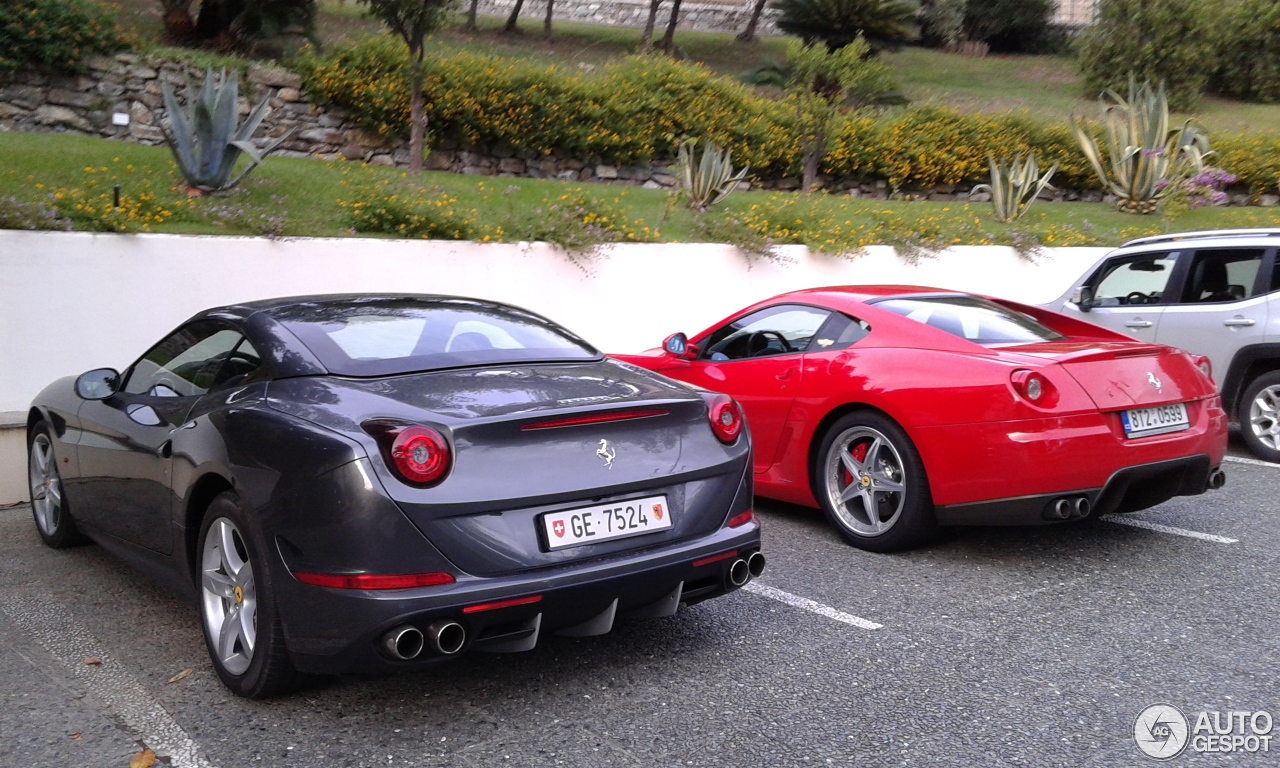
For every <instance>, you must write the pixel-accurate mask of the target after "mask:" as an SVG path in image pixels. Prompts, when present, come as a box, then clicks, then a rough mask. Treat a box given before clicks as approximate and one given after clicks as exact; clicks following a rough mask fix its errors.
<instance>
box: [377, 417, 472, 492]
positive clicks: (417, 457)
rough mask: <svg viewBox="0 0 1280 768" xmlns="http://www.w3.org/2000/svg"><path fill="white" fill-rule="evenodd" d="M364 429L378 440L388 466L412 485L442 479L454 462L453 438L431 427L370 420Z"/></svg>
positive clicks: (427, 483)
mask: <svg viewBox="0 0 1280 768" xmlns="http://www.w3.org/2000/svg"><path fill="white" fill-rule="evenodd" d="M364 431H365V432H368V433H369V434H370V435H372V436H373V437H374V439H376V440H377V441H378V447H379V448H381V449H382V456H383V458H384V459H385V460H386V462H387V464H388V466H390V467H391V468H392V469H393V470H395V473H396V474H397V475H399V476H400V478H401V479H402V480H404V481H405V482H406V483H409V484H410V485H419V486H426V485H432V484H433V483H436V482H439V480H440V479H441V478H442V477H444V476H445V475H446V474H447V473H448V472H449V467H450V466H452V465H453V453H452V451H451V450H450V448H449V442H448V441H447V440H445V439H444V435H442V434H440V433H439V432H438V431H436V430H434V429H432V428H431V427H424V426H420V425H417V424H399V423H395V422H388V421H369V422H365V424H364Z"/></svg>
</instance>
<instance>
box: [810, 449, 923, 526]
mask: <svg viewBox="0 0 1280 768" xmlns="http://www.w3.org/2000/svg"><path fill="white" fill-rule="evenodd" d="M824 479H825V483H824V486H825V489H826V493H827V498H828V500H829V502H830V504H831V508H832V509H833V510H835V513H836V516H837V517H838V518H839V519H840V522H841V523H842V524H843V525H845V526H846V527H847V528H848V529H849V530H851V531H853V532H854V533H856V534H858V535H860V536H878V535H880V534H882V533H884V532H885V531H888V530H889V529H890V528H892V527H893V525H894V524H895V523H897V522H898V519H899V518H900V517H901V516H902V510H903V507H904V506H905V504H906V499H907V488H906V482H905V472H904V471H903V462H902V456H901V455H899V453H898V449H897V448H895V447H894V445H893V443H892V441H890V440H889V438H888V437H886V436H885V435H884V434H883V433H881V432H879V431H878V430H875V429H872V428H870V427H862V426H859V427H853V428H851V429H848V430H845V431H844V432H843V433H841V434H840V436H839V437H837V438H836V440H835V442H834V443H832V445H831V449H830V451H828V453H827V461H826V466H825V468H824Z"/></svg>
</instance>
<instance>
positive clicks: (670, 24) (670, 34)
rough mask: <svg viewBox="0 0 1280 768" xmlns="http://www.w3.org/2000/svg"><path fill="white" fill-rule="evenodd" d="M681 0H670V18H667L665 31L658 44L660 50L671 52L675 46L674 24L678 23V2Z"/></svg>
mask: <svg viewBox="0 0 1280 768" xmlns="http://www.w3.org/2000/svg"><path fill="white" fill-rule="evenodd" d="M681 2H682V0H671V18H669V19H667V31H666V33H665V34H663V36H662V42H661V43H659V44H658V46H659V47H660V48H662V50H664V51H666V52H667V53H671V52H672V51H674V50H675V47H676V24H678V23H680V3H681Z"/></svg>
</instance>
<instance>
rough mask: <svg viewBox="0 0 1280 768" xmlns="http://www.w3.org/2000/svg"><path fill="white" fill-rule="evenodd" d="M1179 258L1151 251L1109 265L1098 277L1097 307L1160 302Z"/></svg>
mask: <svg viewBox="0 0 1280 768" xmlns="http://www.w3.org/2000/svg"><path fill="white" fill-rule="evenodd" d="M1175 261H1176V257H1175V256H1174V255H1173V254H1168V253H1149V254H1143V255H1142V256H1138V257H1136V258H1126V259H1125V260H1124V261H1121V262H1112V263H1111V264H1108V265H1107V266H1106V267H1105V268H1104V269H1103V271H1102V276H1101V277H1100V278H1097V279H1096V282H1095V287H1094V289H1093V306H1095V307H1120V306H1125V305H1127V304H1158V303H1160V301H1161V300H1162V299H1163V298H1164V292H1165V287H1166V286H1167V285H1168V284H1169V277H1170V276H1172V275H1173V265H1174V262H1175Z"/></svg>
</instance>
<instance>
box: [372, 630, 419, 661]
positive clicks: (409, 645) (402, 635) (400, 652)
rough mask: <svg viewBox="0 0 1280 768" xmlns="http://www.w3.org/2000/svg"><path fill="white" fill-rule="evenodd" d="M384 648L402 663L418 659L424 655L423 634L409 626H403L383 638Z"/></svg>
mask: <svg viewBox="0 0 1280 768" xmlns="http://www.w3.org/2000/svg"><path fill="white" fill-rule="evenodd" d="M382 647H383V648H385V649H386V650H387V653H389V654H391V656H392V657H393V658H397V659H400V660H401V661H408V660H409V659H416V658H418V655H419V654H421V653H422V648H423V638H422V632H421V631H419V629H418V628H417V627H414V626H411V625H409V624H404V625H401V626H399V627H396V628H395V629H393V630H391V631H390V632H388V633H387V634H385V635H383V636H382Z"/></svg>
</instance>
